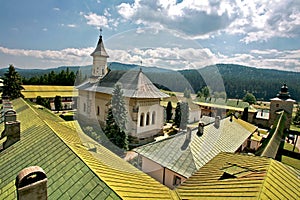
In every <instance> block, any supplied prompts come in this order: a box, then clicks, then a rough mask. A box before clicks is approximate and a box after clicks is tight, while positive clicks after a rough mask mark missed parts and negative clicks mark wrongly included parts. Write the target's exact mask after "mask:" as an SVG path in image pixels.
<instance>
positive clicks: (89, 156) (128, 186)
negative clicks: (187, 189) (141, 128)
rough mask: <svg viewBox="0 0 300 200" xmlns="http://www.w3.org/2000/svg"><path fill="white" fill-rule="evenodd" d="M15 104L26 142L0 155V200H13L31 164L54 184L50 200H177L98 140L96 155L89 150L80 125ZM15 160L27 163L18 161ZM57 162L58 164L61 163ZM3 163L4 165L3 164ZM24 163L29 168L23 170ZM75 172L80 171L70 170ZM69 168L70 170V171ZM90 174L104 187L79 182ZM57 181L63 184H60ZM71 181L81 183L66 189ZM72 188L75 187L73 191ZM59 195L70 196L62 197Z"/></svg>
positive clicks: (22, 136)
mask: <svg viewBox="0 0 300 200" xmlns="http://www.w3.org/2000/svg"><path fill="white" fill-rule="evenodd" d="M13 104H14V108H15V109H16V110H17V113H18V116H19V117H18V119H19V120H20V121H21V140H20V141H19V142H17V143H15V144H14V145H13V146H12V147H11V148H10V149H7V150H4V151H3V152H1V154H2V155H1V154H0V166H1V167H2V169H3V170H2V171H1V170H0V171H1V172H5V174H4V173H2V174H4V175H3V176H5V178H4V179H3V177H2V176H0V197H5V198H4V199H14V194H15V193H14V192H15V187H14V184H10V183H13V182H14V179H15V176H16V175H17V172H18V171H20V168H22V167H24V166H25V165H26V166H27V165H28V163H32V164H35V165H39V166H41V167H42V168H45V171H46V173H47V176H48V179H49V188H48V189H49V195H50V196H49V198H50V199H57V198H58V197H60V198H62V199H65V198H67V199H68V197H67V196H63V195H64V194H65V195H66V194H68V195H69V198H70V197H71V195H75V196H73V198H75V197H77V198H78V199H83V198H84V197H87V196H89V197H90V198H92V199H105V198H110V199H115V198H121V199H139V198H147V199H178V197H177V194H176V192H175V191H172V190H170V189H169V188H167V187H166V186H164V185H162V184H160V183H159V182H157V181H156V180H154V179H153V178H151V177H150V176H148V175H147V174H145V173H143V172H142V171H140V170H138V169H137V168H135V167H134V166H132V165H130V164H129V163H127V162H126V161H124V160H123V159H121V158H120V157H118V156H117V155H115V154H114V153H112V152H111V151H110V150H108V149H106V148H105V147H104V146H102V145H100V144H97V143H96V142H95V141H93V142H94V145H95V147H96V152H91V151H89V149H88V148H87V146H86V145H84V144H83V142H82V141H83V140H82V138H81V136H82V135H83V134H82V130H81V129H80V127H79V125H78V124H77V123H76V122H73V123H69V122H64V121H63V120H62V119H61V118H59V117H57V116H56V115H54V114H52V113H51V112H50V111H48V110H46V109H39V108H37V107H35V106H31V105H30V104H29V103H26V102H25V101H24V100H22V99H18V100H15V101H14V102H13ZM84 136H85V137H88V136H86V135H84ZM90 141H92V140H91V139H90ZM53 142H54V143H53ZM32 146H33V147H32ZM32 151H34V152H32ZM59 152H61V153H59ZM22 155H24V156H22ZM16 156H18V157H22V159H21V160H19V159H14V157H16ZM58 158H59V160H56V159H58ZM71 158H72V159H71ZM1 159H2V160H1ZM3 159H4V160H5V162H1V161H4V160H3ZM70 161H72V162H70ZM20 162H22V163H25V165H24V166H23V165H19V164H18V163H20ZM78 163H80V165H79V164H78ZM9 166H16V167H15V168H16V169H15V170H14V171H12V170H9V174H7V173H6V172H8V171H7V170H6V169H7V167H9ZM63 166H65V167H66V169H64V167H63ZM10 168H11V167H10ZM72 168H74V169H76V170H77V168H78V170H77V171H76V170H71V169H72ZM67 169H68V170H69V171H66V170H67ZM80 169H84V171H81V170H80ZM72 171H74V172H75V174H74V173H73V172H72ZM79 174H81V175H80V176H79ZM87 175H88V177H89V179H91V180H93V184H96V185H97V183H98V185H99V186H101V188H100V187H99V189H98V187H96V186H95V187H94V186H93V184H88V183H86V180H89V179H86V178H85V179H82V180H80V177H84V176H87ZM55 177H58V179H59V180H61V181H57V182H55V181H54V180H56V179H55ZM71 177H72V179H73V177H77V178H79V180H77V178H76V181H75V178H74V181H73V182H72V184H71V180H70V184H67V182H68V179H71ZM8 180H9V181H8ZM65 183H66V184H65ZM77 183H78V184H77ZM73 184H74V185H75V186H76V187H75V186H74V187H73V188H72V187H71V186H72V185H73ZM76 184H77V185H76ZM80 184H86V187H84V186H82V187H79V186H80ZM2 186H3V187H2ZM6 188H9V191H10V192H11V193H9V194H8V193H7V192H6ZM68 188H69V189H68ZM82 188H83V189H82ZM93 188H96V189H97V193H96V195H95V196H92V193H93V192H94V193H95V192H96V191H92V190H93ZM59 191H66V193H64V192H62V193H58V192H59ZM102 192H104V193H105V196H99V195H104V194H102ZM77 193H80V195H82V196H80V195H79V194H77ZM6 195H8V196H6ZM76 195H78V196H76ZM0 199H1V198H0Z"/></svg>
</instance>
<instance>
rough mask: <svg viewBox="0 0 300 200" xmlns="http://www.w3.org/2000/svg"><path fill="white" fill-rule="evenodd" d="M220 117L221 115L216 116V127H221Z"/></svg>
mask: <svg viewBox="0 0 300 200" xmlns="http://www.w3.org/2000/svg"><path fill="white" fill-rule="evenodd" d="M220 119H221V117H220V116H216V118H215V124H214V126H215V127H216V128H219V127H220Z"/></svg>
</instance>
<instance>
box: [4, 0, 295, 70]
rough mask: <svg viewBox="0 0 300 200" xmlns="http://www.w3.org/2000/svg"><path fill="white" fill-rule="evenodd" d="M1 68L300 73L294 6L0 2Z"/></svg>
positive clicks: (240, 0) (260, 1)
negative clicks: (229, 68) (103, 57)
mask: <svg viewBox="0 0 300 200" xmlns="http://www.w3.org/2000/svg"><path fill="white" fill-rule="evenodd" d="M0 25H1V31H0V67H1V68H7V67H8V66H9V65H10V64H13V65H14V66H15V67H18V68H24V69H43V68H52V67H58V66H83V65H90V64H92V57H91V56H90V54H91V53H92V52H93V50H94V49H95V47H96V44H97V41H98V38H99V34H100V28H101V30H102V32H101V34H102V36H103V40H104V45H105V48H106V49H107V52H108V54H109V56H110V57H109V59H108V61H109V62H113V61H116V62H122V63H130V64H142V65H143V66H157V67H162V68H168V69H173V70H179V69H191V68H201V67H204V66H207V65H210V64H217V63H232V64H241V65H246V66H250V67H256V68H266V69H278V70H286V71H296V72H300V1H299V0H281V1H278V0H275V1H273V0H265V1H264V0H228V1H227V0H221V1H217V0H130V1H119V0H110V1H108V0H81V1H74V0H63V1H61V0H43V1H40V0H26V1H21V0H9V1H5V0H0Z"/></svg>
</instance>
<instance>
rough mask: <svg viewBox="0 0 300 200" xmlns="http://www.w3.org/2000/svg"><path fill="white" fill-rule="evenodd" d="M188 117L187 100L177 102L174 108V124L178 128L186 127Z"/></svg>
mask: <svg viewBox="0 0 300 200" xmlns="http://www.w3.org/2000/svg"><path fill="white" fill-rule="evenodd" d="M188 119H189V105H188V103H187V102H177V106H176V108H175V118H174V125H176V126H177V127H178V128H180V129H186V127H187V123H188Z"/></svg>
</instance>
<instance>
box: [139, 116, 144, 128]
mask: <svg viewBox="0 0 300 200" xmlns="http://www.w3.org/2000/svg"><path fill="white" fill-rule="evenodd" d="M140 126H144V113H142V114H141V117H140Z"/></svg>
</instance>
